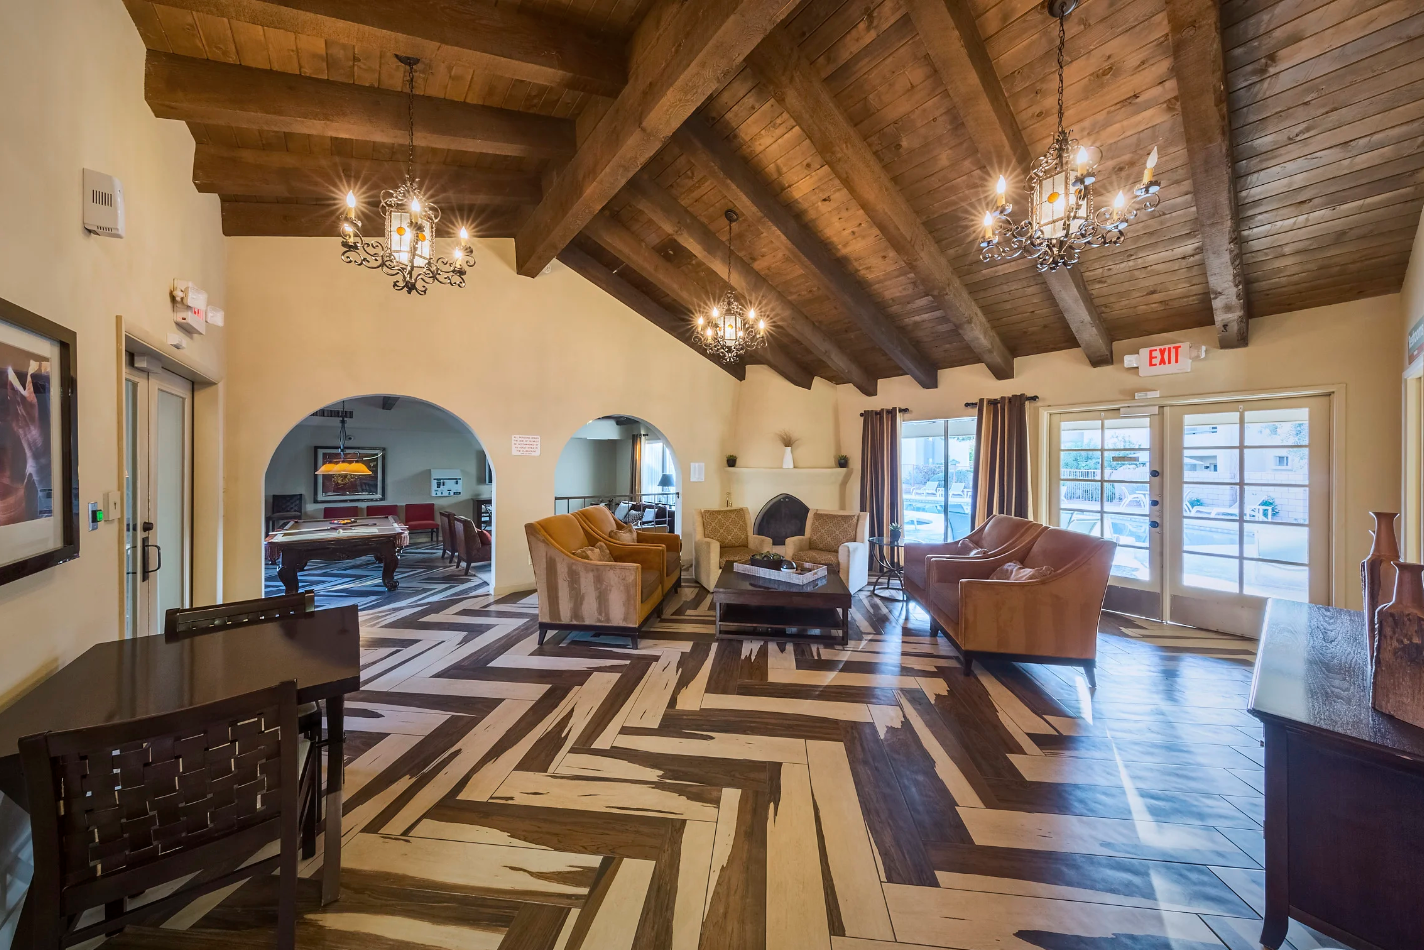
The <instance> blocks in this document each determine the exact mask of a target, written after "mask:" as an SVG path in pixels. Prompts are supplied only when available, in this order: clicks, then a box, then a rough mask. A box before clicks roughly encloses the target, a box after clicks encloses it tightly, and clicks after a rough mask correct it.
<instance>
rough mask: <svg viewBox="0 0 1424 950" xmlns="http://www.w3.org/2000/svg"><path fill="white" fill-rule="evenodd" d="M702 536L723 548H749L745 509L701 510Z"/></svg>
mask: <svg viewBox="0 0 1424 950" xmlns="http://www.w3.org/2000/svg"><path fill="white" fill-rule="evenodd" d="M702 536H703V537H704V538H710V539H711V540H713V541H716V542H717V543H718V544H720V545H722V547H724V548H746V547H751V539H750V538H748V537H747V509H745V508H703V509H702Z"/></svg>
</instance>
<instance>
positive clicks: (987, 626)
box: [920, 528, 1117, 686]
mask: <svg viewBox="0 0 1424 950" xmlns="http://www.w3.org/2000/svg"><path fill="white" fill-rule="evenodd" d="M1116 549H1117V544H1116V543H1115V542H1113V541H1105V540H1103V539H1102V538H1095V537H1092V536H1091V535H1086V534H1079V533H1078V532H1076V531H1066V530H1064V529H1062V528H1046V529H1045V530H1043V531H1041V532H1039V533H1038V535H1037V536H1036V537H1035V538H1034V539H1033V542H1032V544H1031V545H1030V546H1029V548H1028V550H1027V551H1025V552H1023V553H1022V554H1019V555H1010V554H1003V555H1000V556H998V557H977V558H952V557H932V558H930V559H929V561H928V564H927V576H926V584H925V589H924V599H922V600H920V605H921V606H922V607H924V608H925V610H926V611H927V612H928V613H929V615H930V619H931V629H932V630H935V631H940V630H942V631H943V632H944V634H945V635H946V636H947V637H949V639H950V641H951V642H952V643H953V644H954V647H955V649H957V650H958V651H959V653H960V655H961V656H962V657H963V658H964V673H965V675H966V676H967V675H968V674H969V673H971V672H972V671H973V667H974V659H975V657H979V656H997V657H1000V658H1002V659H1010V660H1017V661H1020V662H1026V663H1061V664H1066V665H1069V666H1081V667H1082V668H1083V670H1084V672H1085V673H1086V675H1087V678H1088V683H1089V685H1092V686H1095V685H1097V680H1096V679H1095V677H1094V667H1095V665H1096V661H1097V656H1098V618H1099V615H1100V614H1101V613H1102V609H1103V597H1104V596H1106V594H1107V589H1108V577H1109V575H1110V574H1111V572H1112V562H1113V552H1114V551H1115V550H1116ZM1010 561H1017V562H1018V563H1020V564H1022V565H1023V566H1024V567H1026V568H1038V567H1051V568H1052V569H1053V573H1052V574H1050V575H1049V576H1047V577H1043V578H1038V579H1035V580H1021V581H1014V580H990V579H989V578H990V575H992V574H993V573H994V572H995V571H996V570H998V569H999V568H1000V567H1002V566H1003V565H1004V564H1007V563H1008V562H1010Z"/></svg>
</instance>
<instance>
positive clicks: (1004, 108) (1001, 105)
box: [906, 0, 1113, 366]
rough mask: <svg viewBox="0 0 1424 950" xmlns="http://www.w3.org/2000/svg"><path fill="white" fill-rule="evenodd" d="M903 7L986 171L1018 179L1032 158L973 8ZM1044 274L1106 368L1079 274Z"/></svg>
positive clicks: (909, 1) (923, 3) (947, 3)
mask: <svg viewBox="0 0 1424 950" xmlns="http://www.w3.org/2000/svg"><path fill="white" fill-rule="evenodd" d="M906 6H907V7H908V8H909V11H910V19H911V20H913V21H914V24H915V29H916V30H917V31H919V34H920V39H921V40H923V41H924V44H925V49H926V50H927V51H928V52H929V54H930V60H931V61H932V62H933V63H934V64H935V69H936V70H937V71H938V72H939V75H940V79H941V80H943V82H944V85H945V88H946V89H948V90H949V97H950V99H951V100H953V102H954V106H955V109H956V110H957V111H958V112H959V117H960V119H962V120H963V122H964V127H965V128H966V129H968V130H970V132H971V135H970V138H971V139H972V140H973V141H974V144H975V146H976V147H977V148H978V150H979V157H980V158H982V159H983V160H984V164H985V166H987V167H988V169H989V172H990V174H992V175H995V176H998V175H1006V176H1008V177H1009V178H1010V179H1011V180H1013V181H1019V180H1021V176H1022V175H1023V174H1024V173H1026V172H1027V171H1028V168H1029V163H1030V162H1031V161H1032V156H1031V154H1030V152H1029V150H1028V143H1027V142H1025V141H1024V137H1023V131H1022V130H1021V129H1020V128H1019V123H1018V120H1017V119H1016V118H1014V112H1013V109H1011V108H1010V107H1009V100H1008V98H1007V97H1006V96H1005V95H1004V87H1003V84H1002V83H1000V82H999V74H998V73H997V72H995V71H994V63H993V60H992V59H990V57H989V51H988V50H987V49H985V47H984V40H983V37H981V36H980V35H979V27H978V25H977V24H976V23H975V22H974V11H973V10H972V9H970V7H969V6H968V5H967V4H965V3H962V2H958V0H906ZM986 184H987V183H986ZM1043 278H1044V280H1045V281H1046V282H1047V283H1048V289H1049V290H1050V291H1051V292H1052V293H1053V298H1054V299H1055V300H1057V301H1058V308H1059V309H1060V310H1062V311H1063V319H1064V320H1066V321H1067V322H1068V326H1069V327H1070V328H1071V329H1072V330H1073V335H1074V336H1075V337H1077V339H1078V345H1079V346H1081V347H1082V348H1083V353H1084V354H1085V355H1086V356H1087V357H1088V362H1089V363H1090V364H1091V365H1093V366H1111V365H1112V361H1113V352H1112V336H1111V334H1109V333H1108V328H1107V326H1106V325H1105V324H1104V323H1103V319H1102V317H1101V316H1100V315H1099V314H1098V307H1097V305H1096V304H1095V303H1093V297H1092V295H1091V294H1090V293H1088V286H1087V284H1085V283H1084V282H1083V275H1082V274H1080V273H1078V271H1076V270H1074V269H1072V268H1061V269H1059V270H1056V271H1052V272H1049V273H1047V274H1044V275H1043Z"/></svg>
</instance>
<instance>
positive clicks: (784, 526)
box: [752, 492, 811, 544]
mask: <svg viewBox="0 0 1424 950" xmlns="http://www.w3.org/2000/svg"><path fill="white" fill-rule="evenodd" d="M810 513H811V509H810V508H807V507H806V503H805V502H803V501H802V500H801V499H800V498H797V497H796V496H795V495H788V494H786V493H785V492H782V493H781V494H780V495H777V496H776V497H775V498H773V499H771V501H769V502H767V503H766V504H764V505H762V506H761V512H760V513H758V514H757V516H756V522H755V525H754V526H753V528H752V530H753V532H754V533H756V534H759V535H761V536H762V537H764V538H771V543H772V544H785V543H786V539H787V538H794V537H796V536H798V535H802V534H805V533H806V516H807V515H809V514H810Z"/></svg>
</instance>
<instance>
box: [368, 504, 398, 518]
mask: <svg viewBox="0 0 1424 950" xmlns="http://www.w3.org/2000/svg"><path fill="white" fill-rule="evenodd" d="M381 515H390V516H391V517H392V518H399V517H400V505H367V506H366V517H367V518H379V517H380V516H381Z"/></svg>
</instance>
